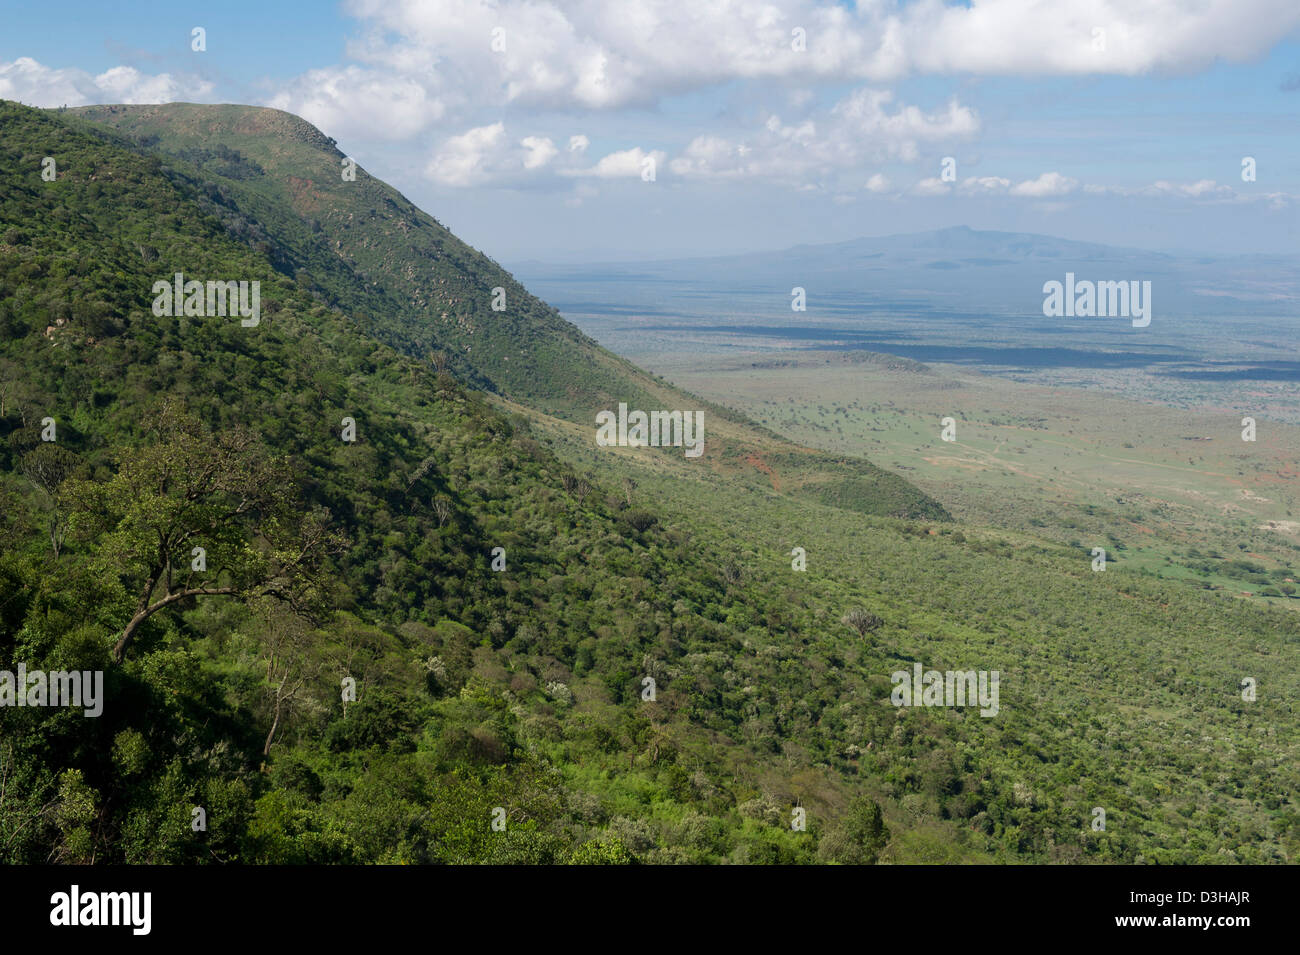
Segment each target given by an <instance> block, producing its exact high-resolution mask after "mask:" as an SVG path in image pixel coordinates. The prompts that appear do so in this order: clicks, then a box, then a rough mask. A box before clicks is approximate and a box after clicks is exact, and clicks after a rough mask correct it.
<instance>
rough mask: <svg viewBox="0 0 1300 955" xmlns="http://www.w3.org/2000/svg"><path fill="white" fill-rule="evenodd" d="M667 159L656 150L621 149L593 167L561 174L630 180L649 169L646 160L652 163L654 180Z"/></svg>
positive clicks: (567, 170) (637, 147) (566, 170)
mask: <svg viewBox="0 0 1300 955" xmlns="http://www.w3.org/2000/svg"><path fill="white" fill-rule="evenodd" d="M666 158H667V157H666V156H665V154H664V153H663V152H662V151H661V150H658V149H655V150H651V151H649V152H647V151H646V150H644V149H642V148H641V147H640V146H636V147H633V148H632V149H623V150H620V151H618V152H613V153H610V154H609V155H607V156H604V157H602V158H601V160H600V161H599V162H597V163H596V165H594V166H589V167H587V168H584V169H564V170H561V172H562V173H563V174H564V175H567V176H589V177H593V178H596V179H630V178H638V179H639V178H640V177H641V173H642V170H644V169H647V168H651V167H650V166H649V165H648V164H647V160H650V161H651V162H653V164H654V165H653V168H654V170H655V178H656V179H657V178H658V171H659V167H661V166H662V165H663V163H664V160H665V159H666Z"/></svg>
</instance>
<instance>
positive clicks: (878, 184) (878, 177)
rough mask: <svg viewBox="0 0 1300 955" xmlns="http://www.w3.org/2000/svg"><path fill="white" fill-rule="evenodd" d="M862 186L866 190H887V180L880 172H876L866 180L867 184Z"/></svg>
mask: <svg viewBox="0 0 1300 955" xmlns="http://www.w3.org/2000/svg"><path fill="white" fill-rule="evenodd" d="M864 188H865V189H866V190H867V192H888V191H889V180H888V179H887V178H885V176H884V175H883V174H882V173H876V174H875V175H873V176H872V177H871V178H870V179H868V180H867V184H866V186H865V187H864Z"/></svg>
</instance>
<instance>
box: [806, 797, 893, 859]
mask: <svg viewBox="0 0 1300 955" xmlns="http://www.w3.org/2000/svg"><path fill="white" fill-rule="evenodd" d="M888 843H889V827H888V826H886V825H885V816H884V813H882V812H881V811H880V806H879V805H878V804H877V803H876V801H875V800H874V799H869V798H868V797H866V796H859V797H858V798H857V799H855V800H853V802H852V804H851V805H850V806H849V811H848V814H847V815H846V816H845V817H844V819H843V820H842V821H841V822H840V824H839V825H838V826H837V827H835V828H834V829H831V830H830V831H829V832H827V833H826V835H825V836H823V837H822V839H821V842H820V843H818V846H817V852H818V855H820V856H821V857H822V858H823V859H824V860H826V861H829V862H839V863H841V864H843V865H875V864H876V860H877V859H878V858H880V853H881V852H882V851H883V850H884V848H885V846H886V845H888Z"/></svg>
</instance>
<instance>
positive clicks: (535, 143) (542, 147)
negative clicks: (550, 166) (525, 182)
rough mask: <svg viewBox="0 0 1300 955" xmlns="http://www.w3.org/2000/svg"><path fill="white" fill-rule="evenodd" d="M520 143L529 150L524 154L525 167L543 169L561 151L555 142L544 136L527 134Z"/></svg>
mask: <svg viewBox="0 0 1300 955" xmlns="http://www.w3.org/2000/svg"><path fill="white" fill-rule="evenodd" d="M519 145H521V146H523V147H524V149H525V150H527V154H526V155H525V156H524V168H525V169H541V168H542V167H543V166H545V165H546V164H547V163H548V162H550V161H551V160H552V159H554V158H555V157H556V156H557V155H559V152H560V151H559V150H558V149H556V148H555V143H553V142H551V141H550V140H549V139H547V138H546V137H544V136H525V137H524V138H523V139H521V140H520V141H519Z"/></svg>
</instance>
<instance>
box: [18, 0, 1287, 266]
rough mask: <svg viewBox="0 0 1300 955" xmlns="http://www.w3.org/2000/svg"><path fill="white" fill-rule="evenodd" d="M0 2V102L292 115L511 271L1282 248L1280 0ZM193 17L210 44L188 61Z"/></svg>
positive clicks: (1283, 18)
mask: <svg viewBox="0 0 1300 955" xmlns="http://www.w3.org/2000/svg"><path fill="white" fill-rule="evenodd" d="M3 15H4V18H3V22H4V24H5V29H4V31H3V33H2V34H0V97H4V98H9V99H17V100H20V101H22V102H26V103H30V104H32V105H38V106H55V105H60V104H62V103H68V104H70V105H81V104H85V103H96V102H166V101H171V100H184V101H190V102H240V103H250V104H256V105H270V106H275V107H277V108H283V109H288V110H290V111H292V112H295V113H298V114H300V115H303V116H305V117H306V118H307V119H309V120H311V121H312V122H314V123H315V124H316V125H318V126H319V127H321V129H323V130H324V131H325V132H326V133H327V134H328V135H330V136H333V137H335V138H336V139H337V140H338V141H339V145H340V148H342V149H344V150H345V151H346V152H348V153H349V154H350V155H352V156H353V157H355V158H356V159H357V161H358V162H359V163H360V164H361V165H362V166H364V167H365V168H366V169H368V170H369V171H370V172H372V173H373V174H375V175H378V176H380V177H381V178H384V179H386V180H388V181H389V182H391V183H392V184H393V185H395V186H396V187H397V188H399V189H400V190H401V191H402V192H404V193H405V194H406V195H407V196H409V197H410V198H411V199H412V200H413V201H415V202H416V203H417V204H419V205H420V206H422V207H423V208H425V209H426V210H428V211H429V212H431V213H432V214H434V215H435V216H437V217H438V218H439V220H441V221H442V222H444V223H445V224H446V225H448V226H449V227H451V228H452V229H453V230H454V231H456V232H457V233H458V234H460V235H461V236H462V237H464V238H465V239H467V240H468V241H470V242H472V243H473V244H475V245H476V246H478V247H479V248H481V249H483V250H484V251H486V252H488V253H489V254H491V255H492V256H493V257H495V258H497V259H498V260H500V261H502V262H505V263H507V264H509V263H511V262H518V261H522V260H526V259H542V260H552V261H583V260H589V259H620V258H639V257H647V258H659V257H669V256H679V255H708V254H723V253H729V252H740V251H750V250H757V249H771V248H782V247H785V246H789V245H795V244H800V243H808V242H818V241H836V240H840V239H847V238H853V237H856V236H861V235H882V234H890V233H894V232H910V231H918V230H922V229H930V228H941V227H945V226H951V225H969V226H972V227H974V228H988V229H1005V230H1011V231H1026V232H1041V233H1047V234H1051V235H1060V236H1065V237H1069V238H1077V239H1086V240H1090V241H1099V242H1110V243H1114V244H1119V245H1131V246H1140V247H1145V248H1155V249H1170V250H1174V249H1179V250H1185V249H1191V250H1204V251H1212V252H1241V253H1256V252H1294V251H1296V250H1297V249H1300V243H1298V242H1297V230H1296V222H1297V219H1298V215H1297V213H1298V210H1300V122H1298V120H1300V4H1297V3H1296V2H1295V0H1286V2H1281V0H1228V2H1219V0H1159V2H1143V0H1129V2H1119V0H1061V2H1055V3H1046V2H1039V0H983V2H979V3H972V4H942V3H938V2H919V3H898V2H893V0H878V2H877V0H863V2H861V3H858V4H828V3H820V2H816V0H714V2H711V3H699V4H682V3H680V2H679V0H671V2H670V0H619V2H617V3H609V2H605V3H601V2H584V0H576V2H560V0H492V2H486V0H349V2H347V3H343V4H330V3H309V2H296V3H274V2H263V3H248V2H239V0H237V2H225V3H221V4H210V3H137V4H132V5H129V6H128V8H127V9H125V10H124V9H120V8H118V7H117V6H116V5H102V4H94V3H82V2H71V3H64V4H61V5H60V6H59V7H58V10H57V14H55V13H52V12H51V10H50V8H41V7H37V6H33V5H14V4H10V5H8V6H7V8H6V9H5V10H4V11H3ZM194 27H202V28H203V29H204V30H205V31H206V37H205V38H206V50H203V51H194V50H192V49H191V30H192V29H193V28H194ZM494 31H495V32H494ZM799 31H801V32H802V34H803V36H802V38H800V37H798V36H797V33H798V32H799ZM1244 157H1252V158H1253V159H1254V160H1255V168H1256V177H1255V180H1254V181H1244V180H1243V178H1242V160H1243V158H1244ZM946 158H947V159H951V160H952V163H950V164H949V172H950V174H951V175H950V177H949V178H945V176H944V160H945V159H946ZM651 166H652V167H653V171H654V177H653V180H652V181H647V178H646V176H647V170H648V168H649V167H651Z"/></svg>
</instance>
